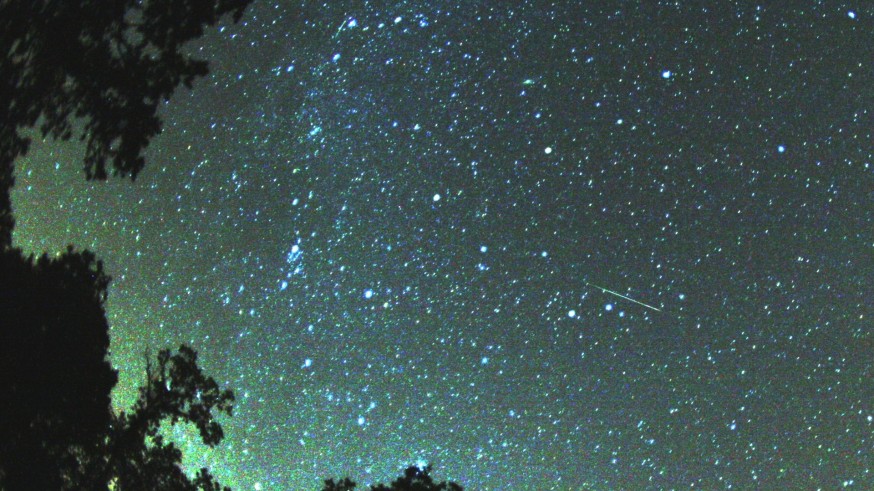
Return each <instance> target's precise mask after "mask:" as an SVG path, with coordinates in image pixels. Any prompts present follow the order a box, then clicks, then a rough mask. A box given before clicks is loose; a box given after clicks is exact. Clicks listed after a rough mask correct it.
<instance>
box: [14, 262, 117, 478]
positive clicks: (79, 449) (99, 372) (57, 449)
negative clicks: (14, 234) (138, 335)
mask: <svg viewBox="0 0 874 491" xmlns="http://www.w3.org/2000/svg"><path fill="white" fill-rule="evenodd" d="M0 278H2V281H0V322H2V328H0V393H2V394H3V397H2V398H0V469H2V472H3V473H4V474H5V476H4V477H5V479H3V481H5V482H6V483H7V487H10V486H11V484H9V483H12V482H19V483H31V484H32V486H30V487H29V489H58V488H60V487H61V481H59V479H60V478H61V476H70V477H73V476H74V475H75V473H76V468H77V463H76V461H75V455H76V454H78V453H85V454H93V453H94V452H96V451H97V449H98V448H99V446H100V445H101V444H102V441H101V435H103V434H105V429H106V428H107V427H108V425H109V422H110V419H111V412H110V400H109V395H110V390H111V389H112V387H113V386H114V385H115V382H116V372H115V370H113V369H112V367H111V366H110V364H109V362H108V361H107V358H106V356H107V351H108V349H109V326H108V324H107V322H106V317H105V315H104V312H103V302H104V301H105V300H106V288H107V285H108V284H109V278H108V277H107V276H106V275H105V274H104V272H103V265H102V264H101V263H100V261H96V259H95V257H94V255H93V254H91V253H90V252H88V251H84V252H81V253H77V252H74V251H73V249H72V247H70V248H68V249H67V252H66V253H64V254H62V255H61V256H59V257H57V258H54V259H52V258H49V257H48V256H47V255H43V256H42V257H40V258H39V259H38V260H36V261H34V258H33V257H32V256H31V257H29V258H25V257H23V256H22V255H21V252H20V251H18V250H15V249H7V250H4V251H2V252H0ZM15 461H17V462H27V463H28V464H27V465H3V464H5V463H10V462H15ZM54 468H57V469H58V470H59V473H58V474H54V473H52V472H46V470H47V469H54ZM3 481H0V482H3ZM10 489H11V487H10Z"/></svg>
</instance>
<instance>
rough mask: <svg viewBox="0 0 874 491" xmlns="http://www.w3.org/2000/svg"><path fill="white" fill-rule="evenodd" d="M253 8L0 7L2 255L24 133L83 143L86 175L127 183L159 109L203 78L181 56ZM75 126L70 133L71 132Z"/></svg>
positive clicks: (124, 1)
mask: <svg viewBox="0 0 874 491" xmlns="http://www.w3.org/2000/svg"><path fill="white" fill-rule="evenodd" d="M250 2H251V0H115V1H111V2H107V1H104V0H76V1H68V0H0V50H2V51H0V52H2V55H0V73H2V74H3V75H2V77H0V247H4V246H9V245H11V234H12V227H13V224H14V218H13V216H12V209H11V201H10V195H9V193H10V191H11V188H12V185H13V184H14V177H13V162H14V161H15V159H16V158H17V157H19V156H22V155H24V154H26V153H27V149H28V146H29V145H30V138H29V137H28V136H27V135H26V133H25V131H26V130H27V129H29V128H35V127H37V126H38V127H39V129H40V131H41V132H42V135H43V136H44V137H46V136H50V137H53V138H58V139H61V140H68V139H70V138H72V137H73V136H74V133H75V134H77V135H78V136H79V138H80V139H81V140H83V141H85V142H86V151H85V174H86V177H87V178H88V179H106V177H107V171H108V168H110V169H111V170H112V172H113V173H114V174H118V175H121V176H130V177H131V178H132V179H133V178H135V177H136V175H137V173H138V172H139V171H140V170H141V169H142V168H143V165H144V164H145V162H144V160H143V157H142V154H143V151H144V149H145V148H146V146H147V145H148V144H149V141H150V140H151V139H152V137H154V136H155V135H157V134H158V133H160V131H161V120H160V118H159V117H158V115H157V110H158V105H159V104H161V103H162V102H164V101H167V100H168V99H169V98H170V96H171V95H172V93H173V92H174V91H175V90H176V88H177V87H178V86H179V85H180V84H184V85H185V86H187V87H190V86H191V84H192V82H193V81H194V79H195V78H197V77H201V76H204V75H206V74H207V72H208V69H207V62H206V61H204V60H199V59H195V58H192V57H191V56H190V55H188V54H186V53H184V52H183V51H182V48H183V46H184V45H185V43H187V42H188V41H191V40H193V39H196V38H199V37H200V36H202V35H203V32H204V27H206V26H212V25H215V24H216V23H217V22H218V21H219V19H221V18H222V17H224V16H225V15H228V14H231V15H232V16H233V20H234V22H236V21H239V19H240V18H241V16H242V14H243V11H244V10H245V8H246V7H247V6H248V4H249V3H250ZM74 123H75V125H74Z"/></svg>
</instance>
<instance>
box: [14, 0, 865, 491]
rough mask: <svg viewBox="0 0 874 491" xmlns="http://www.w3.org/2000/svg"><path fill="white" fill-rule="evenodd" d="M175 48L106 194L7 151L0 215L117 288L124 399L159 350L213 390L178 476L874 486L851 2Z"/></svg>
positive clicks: (352, 19)
mask: <svg viewBox="0 0 874 491" xmlns="http://www.w3.org/2000/svg"><path fill="white" fill-rule="evenodd" d="M191 50H192V52H194V53H197V54H198V55H200V56H202V57H205V58H207V59H209V60H211V62H212V65H211V66H212V72H211V74H210V75H209V76H208V77H206V78H204V79H202V80H200V81H198V83H196V84H195V86H194V88H193V90H187V89H181V90H180V91H178V92H177V94H176V95H175V96H174V98H173V99H172V100H171V101H170V102H169V103H168V104H167V105H166V107H165V108H163V110H162V114H163V115H164V117H165V120H166V127H165V131H164V133H163V134H162V135H161V136H159V137H158V138H156V139H155V140H154V141H153V143H152V145H151V147H150V149H149V151H148V153H147V166H146V168H145V170H144V171H143V172H142V174H141V175H140V176H139V178H138V179H137V180H136V182H135V183H133V184H132V183H130V182H129V181H124V180H121V179H111V180H110V181H109V182H106V183H88V182H85V180H84V176H83V174H82V172H81V166H82V164H81V159H82V156H83V150H82V148H81V147H80V146H78V145H76V144H60V143H53V142H44V143H41V144H40V143H39V142H37V143H36V144H35V145H34V147H33V150H32V151H31V153H30V154H29V155H28V156H27V157H26V158H22V159H20V160H19V161H18V162H17V176H18V183H17V187H16V190H15V193H14V205H15V209H16V213H17V218H18V226H17V229H16V234H15V244H16V245H17V246H19V247H22V248H24V249H25V250H26V251H36V252H39V251H43V250H48V251H60V250H62V248H63V247H64V246H65V244H67V243H74V244H76V245H78V246H80V247H87V248H89V249H92V250H95V251H96V252H97V253H98V255H99V256H100V257H102V258H103V260H104V261H105V263H106V265H107V268H108V270H109V272H110V273H111V274H112V275H113V277H114V281H113V284H112V287H111V291H110V299H109V302H108V316H109V319H110V323H111V326H112V358H113V362H114V363H115V364H116V366H118V367H119V368H120V370H121V380H120V384H119V387H118V388H117V393H116V405H117V407H118V408H122V407H125V406H126V405H129V404H130V403H131V401H132V400H133V398H134V388H135V387H136V386H137V385H138V384H139V383H140V382H141V381H142V379H143V377H144V374H143V365H144V363H143V352H144V350H146V349H151V350H152V351H153V352H154V351H155V350H157V349H160V348H162V347H170V348H172V347H176V346H178V344H179V343H188V344H190V345H192V346H193V347H194V348H195V349H197V350H198V351H199V353H200V361H201V364H202V366H203V367H204V368H205V370H206V371H207V372H209V373H210V374H212V375H214V376H215V377H216V379H217V380H219V382H220V383H221V384H222V385H225V386H228V387H230V388H232V389H233V390H234V391H235V392H236V395H237V399H238V402H237V405H236V408H235V414H234V416H233V418H230V419H224V420H223V421H224V424H225V430H226V433H227V438H226V440H225V442H224V443H223V444H222V445H221V446H220V447H218V448H216V449H214V450H208V449H204V448H203V447H202V446H198V445H195V441H196V435H195V434H193V433H192V432H190V431H188V430H185V429H176V430H169V431H171V433H173V434H174V435H175V437H176V438H177V439H178V441H179V442H181V445H182V446H183V449H184V450H185V451H186V452H188V454H189V457H190V461H189V462H191V465H208V466H210V467H212V468H213V469H214V471H215V472H216V474H217V475H218V476H219V477H220V478H221V479H222V480H223V482H224V483H225V484H229V485H232V486H234V487H235V489H242V490H275V489H312V490H316V489H320V484H321V480H322V479H324V478H327V477H332V476H333V477H339V476H341V475H349V476H351V477H352V478H353V479H354V480H356V481H359V483H371V482H377V481H383V482H384V481H388V480H390V479H392V478H393V477H394V476H397V475H398V474H399V472H400V470H401V469H402V468H404V467H406V466H407V465H409V464H414V463H418V464H422V463H424V462H430V463H432V464H433V465H434V466H435V474H436V477H437V478H438V479H441V480H442V479H452V480H454V481H456V482H458V483H460V484H462V485H464V486H465V487H466V488H467V489H471V490H507V489H531V490H548V489H556V490H571V489H573V490H576V489H582V488H584V487H588V488H590V489H593V490H626V489H653V490H661V489H763V490H768V489H838V488H842V487H846V488H849V489H860V490H861V489H874V331H872V318H874V300H872V299H874V296H872V286H871V285H872V281H871V280H872V277H874V135H872V132H874V130H872V128H874V6H872V5H871V4H870V3H868V2H864V1H846V2H845V1H809V2H800V1H795V2H793V1H772V2H761V3H760V4H756V3H755V2H747V1H741V0H736V1H725V2H723V1H720V2H691V1H689V2H680V1H677V2H668V1H659V2H655V1H652V2H649V1H647V2H613V1H597V2H596V1H587V2H543V1H534V0H531V1H523V2H486V1H471V2H460V3H458V2H447V1H443V0H438V1H433V2H421V1H413V0H408V1H386V2H376V1H365V2H351V1H331V2H325V3H324V4H314V3H308V2H304V3H301V2H279V3H277V2H268V1H262V0H256V2H255V3H254V4H253V5H252V7H251V8H250V9H249V10H248V11H247V15H246V16H245V17H244V20H243V21H242V22H241V23H240V24H237V25H232V24H226V25H224V26H223V27H220V28H216V29H213V30H212V31H211V32H210V33H209V34H208V35H207V36H206V37H204V38H203V39H202V40H199V41H198V42H197V43H196V44H193V45H192V46H191ZM599 287H600V288H599ZM607 290H609V291H607ZM619 295H622V296H624V297H627V298H623V297H622V296H619ZM629 299H633V300H634V301H632V300H629ZM635 301H637V302H640V303H636V302H635Z"/></svg>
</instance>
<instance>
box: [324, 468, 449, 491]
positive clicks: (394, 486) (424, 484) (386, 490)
mask: <svg viewBox="0 0 874 491" xmlns="http://www.w3.org/2000/svg"><path fill="white" fill-rule="evenodd" d="M430 472H431V466H430V465H429V466H427V467H424V468H420V467H416V466H410V467H407V469H406V470H405V471H404V475H403V476H401V477H399V478H397V479H395V480H394V481H393V482H392V483H391V486H386V485H385V484H376V485H373V486H371V487H370V489H371V491H462V490H463V488H462V487H461V486H459V485H458V484H456V483H454V482H448V483H447V482H445V481H444V482H441V483H435V482H434V480H433V479H432V478H431V476H430ZM354 489H355V482H353V481H352V480H350V479H349V478H348V477H347V478H344V479H343V480H341V481H340V482H335V481H334V480H333V479H327V480H326V481H325V486H324V487H323V488H322V491H352V490H354Z"/></svg>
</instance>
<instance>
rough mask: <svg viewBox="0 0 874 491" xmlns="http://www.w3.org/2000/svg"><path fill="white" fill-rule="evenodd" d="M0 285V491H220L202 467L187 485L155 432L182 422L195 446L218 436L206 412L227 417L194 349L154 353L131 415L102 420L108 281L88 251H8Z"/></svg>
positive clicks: (228, 400) (109, 382) (106, 397)
mask: <svg viewBox="0 0 874 491" xmlns="http://www.w3.org/2000/svg"><path fill="white" fill-rule="evenodd" d="M0 278H2V281H0V319H2V324H0V393H2V394H3V397H2V398H0V489H5V490H16V489H27V490H32V489H108V486H109V483H113V489H116V490H124V489H146V488H151V489H168V490H169V489H173V490H189V489H191V490H193V489H203V490H214V489H220V487H219V485H218V483H217V482H215V480H214V479H213V478H212V476H211V475H210V474H209V472H208V471H207V470H206V469H202V470H201V471H200V473H199V474H198V475H197V476H196V477H195V479H193V480H191V479H189V478H188V477H187V476H186V475H185V474H184V473H183V472H182V469H181V466H180V464H181V459H182V454H181V452H180V451H179V450H178V449H177V448H176V447H175V446H173V444H172V443H168V442H165V441H164V439H163V438H162V437H161V435H160V434H159V433H158V429H159V427H160V426H161V424H162V423H169V424H177V423H180V422H182V423H190V424H194V425H195V426H196V427H197V429H198V430H199V431H200V436H201V438H202V440H203V443H205V444H206V445H209V446H214V445H216V444H218V443H219V442H220V441H221V439H222V437H223V433H222V428H221V426H220V425H219V424H218V423H217V422H216V420H215V416H216V415H217V414H218V413H227V414H230V413H231V404H232V402H233V394H232V393H231V392H230V391H228V390H225V391H222V390H220V389H219V387H218V384H217V383H216V382H215V380H213V379H212V378H211V377H206V376H205V375H204V374H203V372H202V371H201V369H200V368H199V367H198V366H197V353H195V352H194V350H192V349H191V348H188V347H186V346H181V347H180V348H179V351H178V353H175V354H172V355H171V353H170V352H169V351H166V350H162V351H161V352H160V353H158V356H157V360H156V363H155V364H152V363H151V362H149V363H147V367H148V368H147V379H146V384H145V385H144V386H143V387H141V388H140V394H139V399H138V401H137V403H136V404H135V405H134V407H133V408H132V410H131V411H130V412H123V413H121V414H113V412H112V410H111V406H110V392H111V390H112V388H113V386H114V385H115V383H116V380H117V374H116V371H115V370H114V369H113V368H112V367H111V366H110V364H109V362H108V359H107V355H108V350H109V325H108V323H107V321H106V315H105V312H104V309H103V306H104V302H105V301H106V294H107V287H108V285H109V277H108V276H106V274H105V273H104V271H103V265H102V263H101V262H100V261H97V260H96V258H95V256H94V254H92V253H91V252H88V251H82V252H76V251H74V250H73V248H72V247H70V248H68V249H67V251H66V252H65V253H64V254H62V255H60V256H58V257H56V258H50V257H49V256H47V255H43V256H42V257H40V258H39V259H36V260H34V258H33V257H32V256H31V257H24V256H23V255H22V254H21V251H20V250H17V249H11V248H9V249H6V250H3V251H0Z"/></svg>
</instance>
